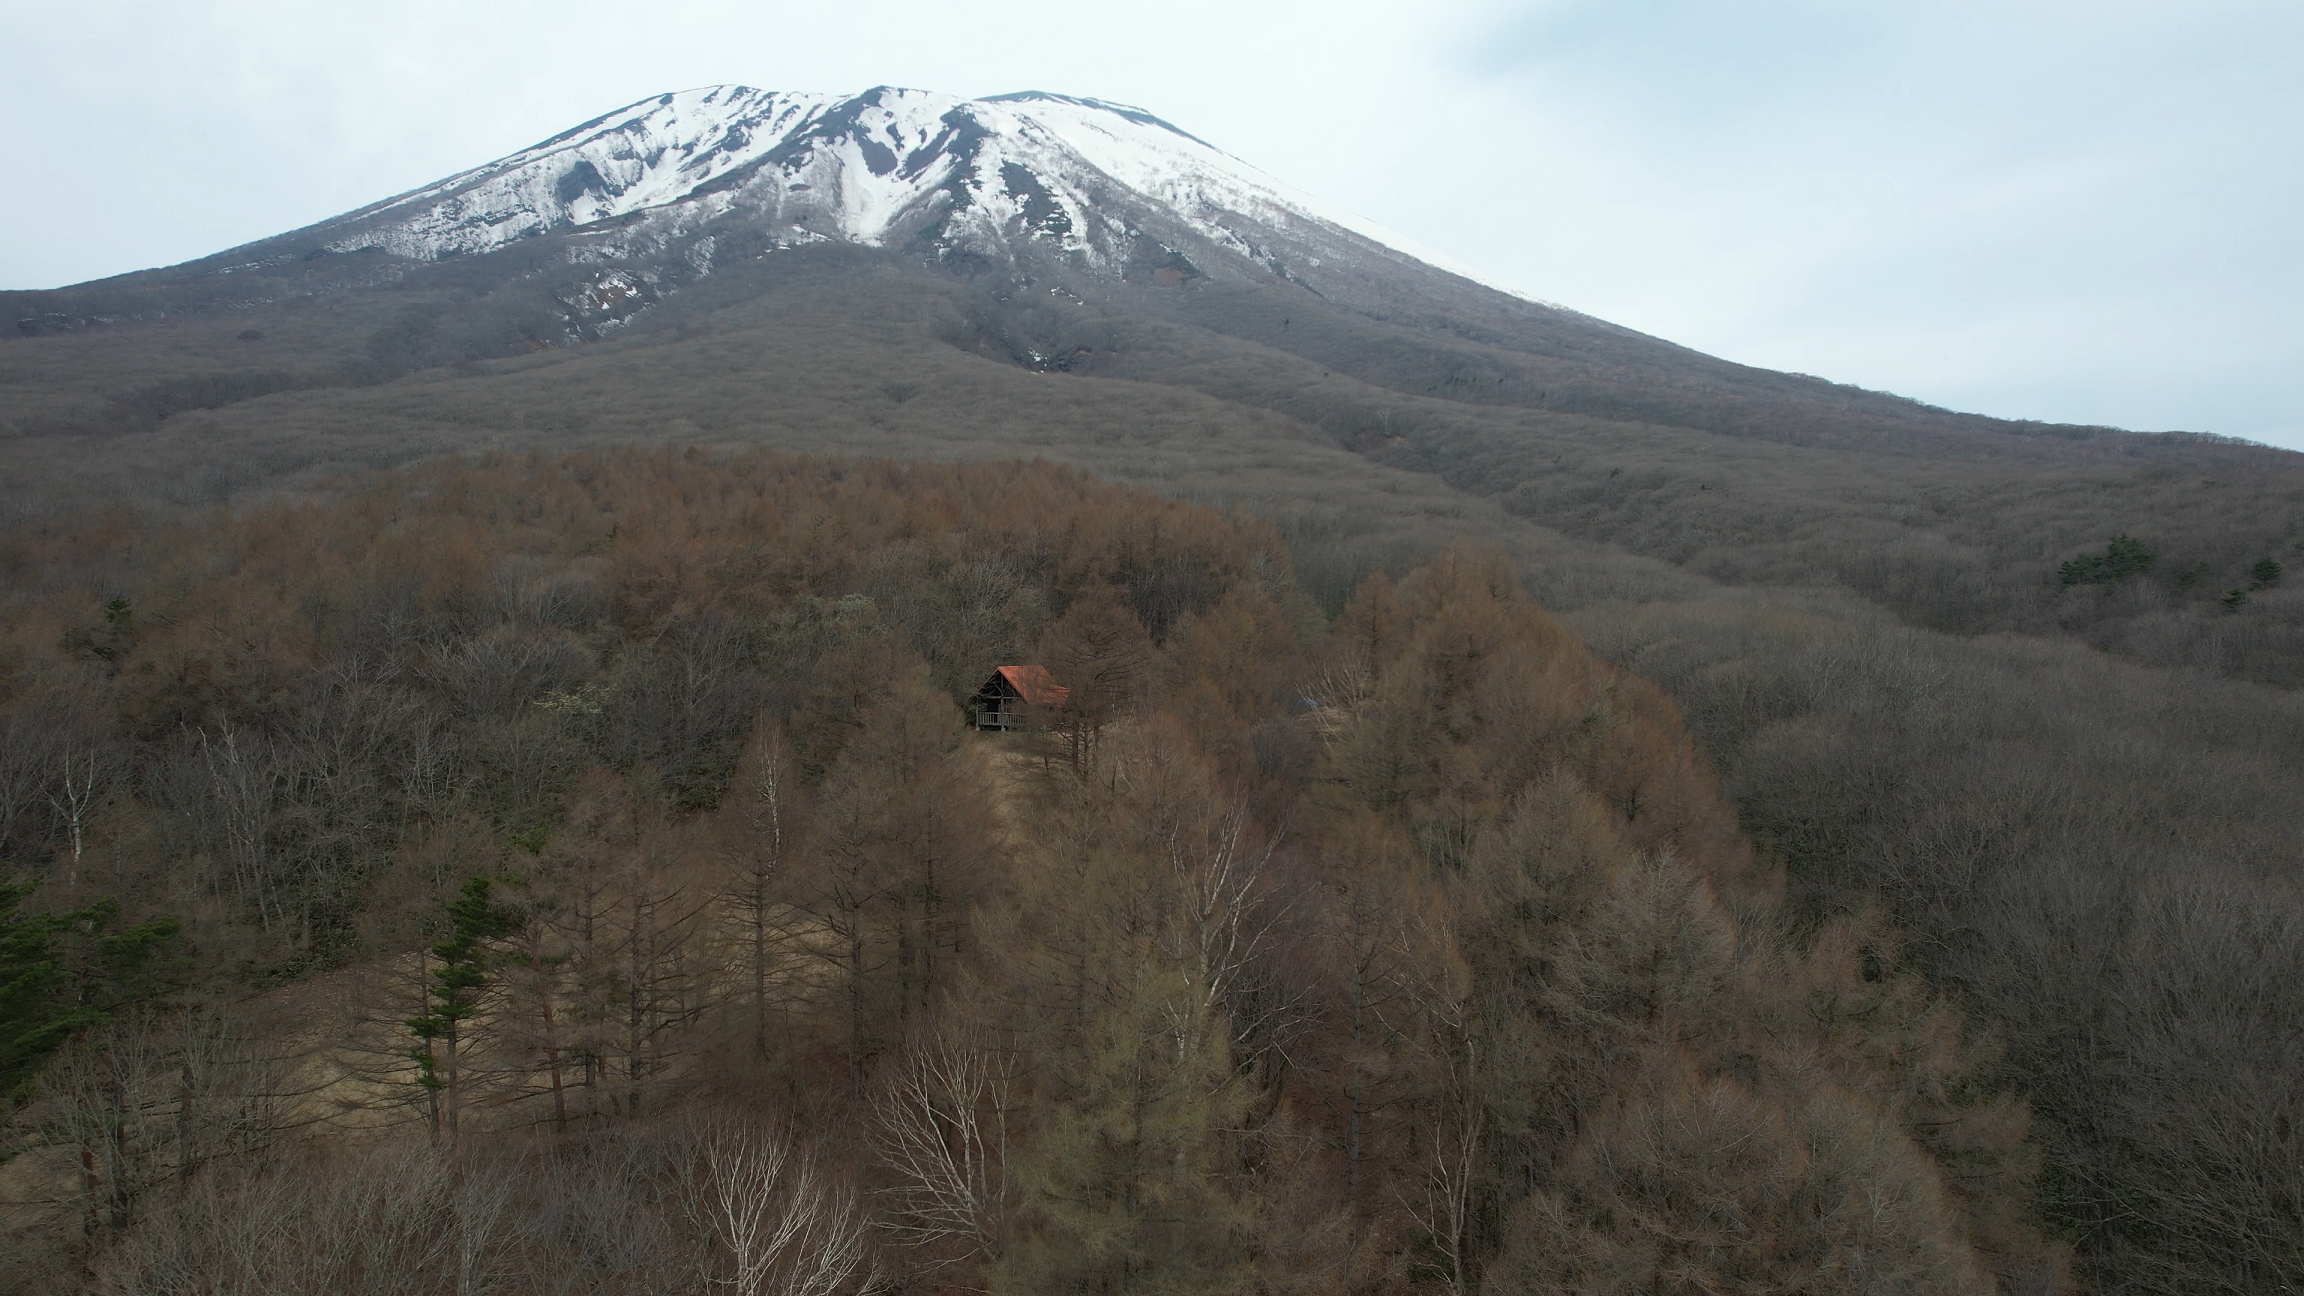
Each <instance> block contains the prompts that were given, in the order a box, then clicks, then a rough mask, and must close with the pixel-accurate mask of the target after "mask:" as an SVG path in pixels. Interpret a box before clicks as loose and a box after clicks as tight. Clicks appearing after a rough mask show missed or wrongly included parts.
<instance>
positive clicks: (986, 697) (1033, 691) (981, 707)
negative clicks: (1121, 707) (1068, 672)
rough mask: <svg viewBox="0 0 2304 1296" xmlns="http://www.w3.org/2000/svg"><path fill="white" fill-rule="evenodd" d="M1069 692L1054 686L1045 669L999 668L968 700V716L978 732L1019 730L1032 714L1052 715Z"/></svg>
mask: <svg viewBox="0 0 2304 1296" xmlns="http://www.w3.org/2000/svg"><path fill="white" fill-rule="evenodd" d="M1071 693H1072V690H1070V689H1068V688H1066V687H1064V686H1063V685H1061V684H1059V683H1057V682H1056V681H1055V680H1054V679H1053V678H1051V677H1050V676H1049V674H1048V668H1047V667H1045V666H1002V667H1001V668H999V669H998V670H996V671H993V672H992V677H991V678H990V679H987V680H985V681H984V687H982V688H980V689H977V690H976V696H974V697H972V698H970V699H968V714H970V715H971V716H974V717H975V720H976V727H977V728H978V729H990V730H993V731H996V732H1008V731H1011V730H1021V729H1023V728H1026V727H1027V725H1028V723H1029V722H1028V720H1027V719H1026V717H1027V715H1028V714H1029V712H1030V711H1032V710H1041V711H1054V710H1056V709H1058V708H1060V707H1062V706H1063V705H1064V699H1065V698H1066V697H1069V696H1070V695H1071Z"/></svg>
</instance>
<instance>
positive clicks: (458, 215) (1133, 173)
mask: <svg viewBox="0 0 2304 1296" xmlns="http://www.w3.org/2000/svg"><path fill="white" fill-rule="evenodd" d="M1115 189H1117V190H1120V191H1122V195H1121V196H1128V197H1132V198H1133V200H1134V201H1135V202H1136V203H1137V204H1139V205H1149V206H1150V207H1152V208H1154V209H1157V210H1160V211H1163V212H1165V213H1166V214H1167V215H1168V216H1169V217H1171V218H1172V219H1174V220H1177V221H1180V222H1181V223H1183V224H1184V225H1185V226H1187V227H1188V228H1190V229H1192V230H1194V231H1195V232H1197V233H1198V234H1199V235H1200V236H1201V237H1203V238H1206V239H1208V240H1210V241H1211V242H1214V243H1216V244H1218V245H1219V246H1223V247H1226V248H1229V249H1231V250H1233V251H1235V252H1237V253H1239V254H1240V255H1242V256H1244V257H1247V258H1249V259H1251V260H1253V261H1256V262H1257V263H1259V264H1261V265H1263V266H1264V267H1265V268H1266V269H1267V270H1270V271H1272V272H1274V273H1277V274H1281V275H1284V276H1285V275H1288V274H1290V273H1291V261H1293V262H1295V263H1298V264H1300V265H1302V266H1308V267H1318V266H1320V265H1322V264H1323V263H1324V262H1328V261H1331V260H1333V261H1338V262H1346V261H1349V260H1351V259H1352V258H1353V257H1355V256H1356V255H1364V254H1365V249H1364V247H1361V246H1356V242H1357V241H1360V240H1364V241H1365V242H1366V243H1372V244H1375V245H1377V246H1379V247H1381V248H1386V249H1390V250H1391V251H1392V252H1394V253H1397V254H1399V255H1402V256H1405V257H1407V258H1411V259H1413V260H1416V261H1420V262H1423V263H1425V264H1427V265H1430V266H1433V267H1435V268H1438V269H1441V270H1444V271H1446V272H1448V273H1451V274H1455V275H1460V276H1462V277H1464V278H1466V279H1471V280H1473V281H1474V282H1478V283H1484V284H1487V286H1489V287H1492V288H1498V289H1499V290H1501V291H1507V292H1510V291H1512V290H1510V289H1507V288H1503V286H1502V285H1498V284H1495V283H1493V282H1491V281H1489V280H1487V279H1485V278H1484V277H1482V276H1480V275H1478V274H1476V273H1475V272H1473V271H1471V270H1470V269H1468V268H1466V267H1463V266H1460V265H1457V264H1455V263H1453V262H1451V261H1449V260H1447V259H1446V258H1444V257H1441V256H1439V255H1438V254H1436V253H1434V252H1432V251H1431V250H1430V249H1428V248H1424V247H1422V246H1420V245H1418V244H1417V243H1415V242H1413V241H1412V240H1409V239H1406V238H1403V237H1402V236H1400V235H1399V234H1396V233H1394V232H1392V231H1390V230H1387V229H1385V228H1383V227H1382V226H1379V225H1376V224H1375V223H1373V222H1370V221H1367V220H1363V219H1361V218H1359V217H1357V216H1354V215H1352V214H1351V213H1349V212H1345V211H1341V210H1339V209H1336V208H1333V207H1330V206H1328V205H1327V204H1324V203H1321V202H1320V201H1318V200H1317V199H1314V198H1312V197H1311V196H1310V195H1308V194H1305V193H1302V192H1300V191H1298V190H1295V189H1292V188H1290V187H1288V186H1286V185H1283V184H1281V183H1279V182H1278V181H1276V180H1274V179H1273V178H1271V177H1270V176H1268V175H1266V174H1265V173H1263V172H1262V171H1260V170H1258V169H1256V168H1255V167H1253V166H1251V165H1249V164H1248V163H1246V162H1244V161H1242V160H1240V159H1239V158H1236V157H1233V156H1232V155H1231V154H1229V153H1226V152H1224V151H1223V150H1221V149H1219V148H1216V147H1215V146H1213V145H1211V144H1209V143H1207V142H1206V141H1204V140H1201V139H1199V138H1198V137H1196V136H1193V135H1190V134H1188V133H1186V132H1184V131H1182V130H1179V129H1177V128H1176V127H1174V126H1172V125H1170V124H1168V123H1167V122H1164V121H1162V120H1160V119H1159V118H1157V117H1155V116H1153V115H1152V114H1150V113H1148V112H1145V111H1144V110H1142V109H1139V108H1132V107H1129V106H1128V105H1125V104H1115V103H1108V102H1105V101H1102V100H1097V99H1080V98H1072V97H1069V96H1064V95H1054V94H1043V93H1038V92H1026V93H1020V94H1009V95H997V96H993V97H990V98H986V99H961V98H958V97H956V96H952V95H943V94H933V93H929V92H925V91H919V90H905V89H897V88H893V87H880V88H877V89H874V90H868V91H865V92H864V93H862V94H859V95H834V94H805V93H803V94H794V93H786V92H780V91H769V90H756V89H752V88H749V87H744V86H708V87H703V88H699V89H695V90H684V91H680V92H677V93H674V94H666V95H659V96H657V97H655V98H653V99H647V100H643V101H642V102H640V103H636V104H632V105H630V106H628V107H625V108H622V109H619V110H617V111H615V112H612V113H609V114H607V115H606V116H603V117H599V118H596V119H594V120H593V121H590V122H586V123H585V124H583V125H582V126H579V127H577V128H575V129H574V130H571V131H568V132H565V133H563V134H561V135H558V136H555V137H554V138H552V139H549V140H546V141H544V142H542V143H540V144H537V145H535V146H533V147H531V148H527V149H523V150H521V151H520V152H518V153H514V154H512V155H511V156H509V157H506V158H503V159H500V160H498V161H495V162H491V163H489V164H487V165H486V166H482V167H477V168H474V169H473V170H471V171H467V172H464V173H462V174H460V175H456V176H451V177H449V178H448V179H446V180H443V181H441V182H439V183H438V184H434V185H429V186H426V187H425V188H423V189H419V190H416V191H414V192H412V193H407V194H403V195H400V196H399V197H396V198H392V199H389V200H387V201H385V202H382V203H379V204H377V205H375V206H373V207H369V208H366V209H363V210H361V211H358V212H354V213H352V214H351V215H350V216H348V217H345V218H343V219H341V220H340V221H337V222H333V223H332V225H333V226H334V230H333V231H332V232H333V233H335V237H334V238H333V239H332V240H331V241H330V242H329V243H328V244H327V246H328V247H329V248H330V249H331V250H334V251H339V252H350V251H356V250H359V249H364V248H376V249H380V250H383V251H385V252H389V253H391V254H393V255H395V256H400V257H406V258H410V259H415V260H437V259H440V258H442V257H449V256H458V255H472V254H476V253H483V252H488V251H493V250H495V249H497V248H501V247H504V246H506V245H508V244H511V243H514V242H517V241H519V240H521V239H524V238H531V237H535V236H537V235H542V234H547V233H559V232H568V233H575V234H579V235H584V236H586V240H585V241H586V242H587V243H591V242H593V240H594V239H595V238H596V239H597V244H596V245H595V250H594V251H593V252H591V253H587V252H582V251H578V250H577V249H575V248H571V251H570V256H571V259H575V260H589V259H592V256H593V255H607V254H617V255H622V254H628V253H630V252H632V251H636V250H641V249H643V248H649V247H664V246H667V245H668V244H670V243H672V242H673V241H675V240H678V239H681V238H684V237H687V236H689V235H693V234H697V233H699V232H701V231H702V230H703V229H704V227H706V226H709V225H712V224H713V223H714V222H716V221H719V220H721V219H722V218H724V217H727V216H729V215H731V214H732V213H735V214H743V213H746V212H750V213H752V214H754V215H756V216H757V217H758V218H759V219H760V220H761V222H762V223H763V224H765V225H767V226H769V227H773V228H787V229H791V230H792V231H794V233H795V235H796V236H804V237H805V238H807V239H816V238H824V239H838V240H842V241H846V242H852V243H859V244H865V245H868V246H881V245H885V244H887V243H889V242H890V241H892V240H896V239H900V238H906V237H911V236H913V235H916V234H921V233H922V232H923V231H926V232H927V234H928V236H930V237H931V238H932V240H933V241H934V242H935V243H936V244H937V245H938V246H940V247H941V248H943V249H945V250H947V251H961V252H972V253H978V254H985V255H996V254H997V253H998V252H999V251H1000V250H1001V249H1002V248H1004V247H1009V246H1013V242H1014V241H1015V240H1030V241H1036V242H1038V243H1040V244H1042V245H1044V246H1047V247H1049V248H1051V249H1052V250H1055V251H1057V252H1059V253H1061V254H1063V255H1065V256H1066V257H1068V258H1069V259H1070V260H1072V261H1073V262H1074V263H1076V264H1081V265H1083V266H1086V267H1089V268H1096V269H1102V270H1105V271H1108V272H1109V271H1117V270H1119V269H1121V268H1123V267H1124V266H1125V265H1126V264H1127V263H1128V262H1129V260H1130V258H1131V257H1132V256H1134V255H1135V252H1136V248H1135V246H1134V240H1135V238H1136V235H1137V231H1136V230H1134V229H1133V228H1131V227H1130V225H1129V223H1128V221H1127V220H1125V219H1121V218H1119V217H1117V216H1115V215H1114V214H1113V210H1114V203H1113V202H1112V199H1113V198H1114V197H1115V196H1116V195H1115V194H1114V192H1113V191H1114V190H1115ZM1259 228H1261V230H1262V231H1263V232H1262V233H1260V232H1259ZM1273 231H1280V232H1284V233H1285V235H1286V241H1287V242H1288V244H1289V245H1290V246H1289V247H1288V249H1287V253H1286V255H1285V256H1283V255H1282V254H1280V253H1278V252H1276V251H1274V250H1272V249H1270V248H1267V247H1265V246H1263V245H1262V242H1261V240H1263V239H1267V238H1270V237H1272V232H1273ZM776 243H777V245H778V246H788V245H789V243H788V242H786V241H785V240H783V239H781V238H779V239H778V240H777V241H776ZM701 246H702V248H703V250H702V251H701V252H699V251H697V250H696V249H694V248H691V249H689V251H688V252H687V254H686V255H687V256H688V257H689V259H690V262H691V264H692V265H694V266H695V268H696V269H697V270H698V271H699V272H700V273H701V272H708V271H709V269H710V266H711V263H712V257H713V255H714V252H713V250H712V247H711V246H710V245H709V244H704V245H701ZM1514 295H1516V296H1518V295H1520V294H1517V293H1515V294H1514Z"/></svg>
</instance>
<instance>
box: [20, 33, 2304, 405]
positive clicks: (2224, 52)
mask: <svg viewBox="0 0 2304 1296" xmlns="http://www.w3.org/2000/svg"><path fill="white" fill-rule="evenodd" d="M0 35H4V37H5V38H4V39H0V86H5V87H7V91H6V93H5V94H4V95H0V131H4V132H5V135H4V137H5V138H7V139H9V140H11V141H13V150H12V151H13V156H12V157H11V159H10V165H9V166H8V168H7V174H8V175H9V177H10V179H9V184H8V190H9V197H10V198H11V201H10V202H8V203H6V204H4V205H0V287H12V288H29V287H52V286H55V285H58V284H64V283H72V282H77V281H80V280H85V279H90V278H95V277H99V276H102V275H107V274H116V273H119V272H121V271H125V270H132V269H137V268H141V267H145V266H151V265H163V264H169V263H172V262H176V261H182V260H187V259H189V258H192V257H196V256H200V255H203V254H206V253H209V252H214V251H218V250H221V249H222V248H224V247H227V246H230V245H232V244H235V243H242V242H246V241H249V240H251V239H255V238H259V237H262V236H264V235H267V234H273V233H278V232H280V231H283V230H287V229H291V228H293V227H295V226H298V225H302V224H306V223H309V222H311V221H314V220H318V219H321V218H323V217H326V216H330V215H333V214H335V213H337V212H341V211H344V210H347V209H350V208H352V207H356V206H359V205H361V204H364V203H367V202H369V201H372V200H374V199H377V198H380V197H384V196H386V195H389V194H392V193H395V192H398V191H400V190H404V189H409V188H412V187H414V186H416V185H418V184H421V183H423V182H425V181H428V180H433V179H436V178H438V177H440V176H443V175H446V174H449V173H451V172H453V171H457V170H460V169H462V168H464V167H468V166H472V165H475V164H477V163H480V162H484V161H487V160H489V159H491V158H494V157H497V156H500V155H502V154H504V153H508V152H511V151H512V150H514V149H516V148H519V147H521V146H523V145H526V144H530V143H533V142H535V141H536V140H538V139H541V138H543V137H545V136H547V135H551V134H554V133H556V132H558V131H560V130H562V129H565V128H567V127H569V126H573V125H575V124H576V123H577V122H580V121H582V120H585V119H586V118H589V117H593V116H596V115H598V114H600V113H602V112H606V111H608V110H609V109H612V108H616V107H619V106H622V105H623V104H626V103H629V102H632V101H633V100H636V99H640V98H643V97H645V96H647V95H650V94H655V93H659V92H661V91H665V90H671V89H679V88H683V87H686V86H693V85H704V84H712V83H719V82H738V83H743V84H747V85H754V86H764V87H770V88H778V89H823V90H855V89H862V88H864V87H866V86H870V85H875V84H881V83H888V84H896V85H909V86H917V87H921V88H924V89H933V90H946V91H951V92H954V93H959V94H970V95H974V94H989V93H997V92H1000V91H1006V90H1019V89H1043V90H1056V91H1064V92H1069V93H1074V94H1086V95H1095V96H1098V97H1102V98H1107V99H1117V100H1122V101H1125V102H1131V103H1136V104H1139V105H1141V106H1143V107H1145V108H1148V109H1150V110H1152V111H1153V112H1156V113H1159V114H1160V115H1162V116H1164V117H1166V118H1168V119H1169V120H1171V121H1174V122H1175V123H1177V124H1178V125H1180V126H1182V127H1184V128H1185V129H1187V130H1190V131H1192V132H1194V133H1195V134H1198V135H1200V136H1202V137H1203V138H1205V139H1208V140H1209V141H1211V142H1213V143H1215V144H1217V145H1219V146H1221V147H1223V148H1226V149H1228V150H1230V151H1231V152H1233V153H1236V154H1238V155H1240V156H1241V157H1244V158H1246V159H1248V160H1249V161H1251V162H1253V163H1256V164H1257V165H1259V166H1261V167H1263V168H1264V169H1266V170H1267V171H1270V172H1271V173H1273V174H1274V175H1275V176H1277V177H1278V178H1280V179H1282V180H1284V181H1287V182H1289V183H1291V184H1294V185H1296V186H1298V187H1300V188H1303V189H1306V190H1308V191H1310V192H1312V193H1314V194H1317V195H1319V196H1320V197H1322V198H1324V199H1326V200H1328V201H1330V202H1333V203H1336V204H1338V205H1340V206H1343V207H1346V208H1348V209H1351V210H1354V211H1358V212H1360V213H1361V214H1363V215H1366V216H1368V217H1370V218H1371V219H1374V220H1377V221H1380V222H1382V223H1384V224H1386V225H1389V226H1392V227H1393V228H1395V229H1397V230H1399V231H1401V232H1402V233H1404V234H1407V235H1409V236H1411V237H1413V238H1415V239H1418V240H1420V241H1422V242H1424V243H1426V244H1428V245H1430V246H1432V247H1434V248H1435V249H1437V250H1439V251H1442V252H1444V253H1447V254H1448V255H1450V256H1453V257H1455V258H1456V259H1458V260H1461V261H1464V262H1466V263H1468V264H1470V265H1473V266H1477V267H1479V268H1481V269H1483V270H1485V271H1487V272H1488V273H1490V274H1491V275H1493V276H1495V277H1497V278H1499V279H1501V280H1503V281H1505V282H1508V283H1512V284H1515V285H1518V286H1520V287H1522V288H1524V289H1526V290H1527V291H1528V292H1530V293H1533V294H1535V295H1536V296H1539V297H1543V298H1546V299H1548V300H1552V301H1558V302H1562V303H1565V304H1567V305H1570V306H1573V307H1576V308H1577V309H1579V310H1584V311H1587V312H1590V313H1591V314H1594V315H1598V316H1601V317H1603V318H1605V319H1611V320H1614V321H1616V322H1618V323H1622V324H1626V325H1629V326H1631V327H1633V328H1638V329H1641V330H1644V331H1646V332H1650V333H1654V334H1658V335H1660V336H1663V337H1667V338H1670V339H1672V340H1674V341H1677V342H1681V343H1684V344H1687V345H1689V346H1693V347H1696V348H1698V349H1700V350H1704V351H1709V352H1712V353H1714V354H1717V355H1721V356H1725V357H1727V358H1729V359H1733V360H1740V361H1744V362H1747V363H1751V364H1759V365H1766V366H1768V367H1771V368H1778V369H1792V370H1798V371H1801V372H1806V373H1815V374H1821V375H1823V376H1826V377H1829V378H1834V379H1838V380H1841V381H1845V382H1855V383H1861V384H1863V385H1865V386H1867V387H1876V388H1883V389H1886V390H1890V391H1896V392H1900V393H1903V394H1905V395H1909V396H1915V397H1919V398H1921V399H1923V400H1928V401H1932V402H1934V403H1937V404H1941V405H1947V406H1951V407H1953V408H1957V409H1965V410H1976V411H1980V412H1984V413H1990V414H2000V415H2005V416H2010V417H2025V418H2042V419H2053V420H2060V421H2071V422H2101V423H2111V424H2116V425H2119V426H2124V427H2135V428H2144V429H2163V428H2184V429H2190V430H2196V431H2212V432H2222V433H2227V434H2230V435H2235V436H2245V437H2250V438H2254V439H2257V440H2263V441H2270V442H2274V443H2276V444H2282V445H2288V446H2292V447H2296V448H2299V449H2304V382H2300V381H2299V378H2298V375H2299V374H2304V219H2300V217H2304V72H2300V69H2304V4H2300V3H2298V0H2187V2H2184V3H2176V2H2164V3H2134V2H2132V0H2088V2H2086V3H2082V2H2080V0H1999V2H1997V3H1986V2H1982V0H1936V2H1935V3H1930V4H1926V5H1911V4H1891V3H1886V2H1885V0H1867V2H1864V3H1849V2H1842V3H1832V2H1828V0H1776V2H1768V0H1755V2H1752V3H1734V4H1732V3H1706V2H1703V0H1536V2H1533V3H1517V4H1514V3H1499V2H1496V0H1425V2H1424V3H1420V4H1416V5H1413V6H1411V5H1406V4H1395V5H1383V4H1354V3H1350V2H1349V0H1326V2H1324V3H1317V4H1315V3H1305V2H1298V0H1224V2H1223V3H1217V2H1214V0H1169V2H1166V3H1161V4H1158V5H1145V6H1120V5H1105V6H1088V5H1064V6H1059V5H1038V6H1031V7H1025V6H1008V5H1003V6H959V5H953V4H951V3H949V0H942V2H939V3H874V2H873V0H856V2H855V3H849V4H844V5H842V4H823V3H820V2H818V3H810V4H806V5H798V4H793V5H784V4H776V3H751V4H732V3H716V2H713V0H644V2H636V0H614V2H613V3H611V2H608V0H555V3H551V4H518V3H497V4H493V5H489V6H485V7H479V6H473V5H470V4H467V3H446V2H435V0H370V2H368V3H363V4H359V5H345V6H320V5H313V4H310V3H290V2H288V0H192V2H191V3H184V2H182V0H176V2H174V3H160V2H155V0H78V2H76V3H72V4H57V3H54V0H39V2H38V3H35V2H34V0H0Z"/></svg>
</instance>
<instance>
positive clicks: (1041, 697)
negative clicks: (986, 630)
mask: <svg viewBox="0 0 2304 1296" xmlns="http://www.w3.org/2000/svg"><path fill="white" fill-rule="evenodd" d="M997 674H999V676H1000V677H1001V678H1003V679H1005V680H1007V681H1008V682H1009V683H1010V684H1012V685H1014V686H1015V688H1016V691H1017V692H1018V693H1019V694H1021V695H1023V698H1024V700H1025V701H1026V702H1029V703H1031V704H1032V705H1033V706H1044V707H1060V706H1062V705H1064V699H1065V698H1067V697H1070V696H1071V695H1072V690H1070V689H1068V688H1066V687H1064V686H1063V685H1061V684H1059V683H1057V682H1056V681H1055V680H1053V679H1051V678H1049V675H1048V668H1047V667H1045V666H1003V667H1001V668H1000V669H999V671H998V672H997Z"/></svg>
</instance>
